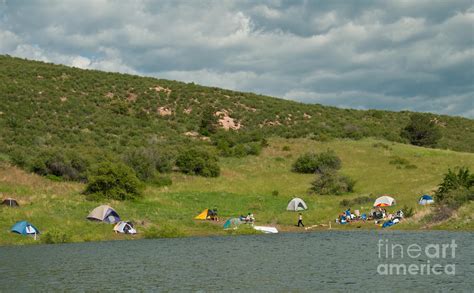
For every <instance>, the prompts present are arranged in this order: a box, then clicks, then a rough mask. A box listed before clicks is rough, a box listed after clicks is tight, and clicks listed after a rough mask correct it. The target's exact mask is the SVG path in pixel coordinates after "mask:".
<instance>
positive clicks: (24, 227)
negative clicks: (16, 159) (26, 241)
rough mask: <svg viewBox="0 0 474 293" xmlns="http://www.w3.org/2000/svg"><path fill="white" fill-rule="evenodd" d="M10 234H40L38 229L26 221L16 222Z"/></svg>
mask: <svg viewBox="0 0 474 293" xmlns="http://www.w3.org/2000/svg"><path fill="white" fill-rule="evenodd" d="M11 232H13V233H18V234H20V235H36V234H40V231H39V230H38V228H36V227H35V226H33V225H32V224H30V223H28V222H27V221H19V222H16V223H15V225H13V226H12V228H11Z"/></svg>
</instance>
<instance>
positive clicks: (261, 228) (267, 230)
mask: <svg viewBox="0 0 474 293" xmlns="http://www.w3.org/2000/svg"><path fill="white" fill-rule="evenodd" d="M253 228H254V229H255V230H257V231H261V232H263V233H265V234H276V233H278V230H277V228H275V227H266V226H253Z"/></svg>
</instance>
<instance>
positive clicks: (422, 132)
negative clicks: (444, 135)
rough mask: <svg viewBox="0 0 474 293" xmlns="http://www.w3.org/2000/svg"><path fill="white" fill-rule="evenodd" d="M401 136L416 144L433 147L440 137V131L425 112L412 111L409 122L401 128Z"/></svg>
mask: <svg viewBox="0 0 474 293" xmlns="http://www.w3.org/2000/svg"><path fill="white" fill-rule="evenodd" d="M400 135H401V137H403V138H405V139H407V140H408V141H409V142H410V143H411V144H413V145H417V146H426V147H435V146H436V145H437V144H438V140H439V139H440V138H441V132H440V130H439V128H438V126H437V125H436V123H435V122H434V121H433V120H431V119H430V117H429V116H427V115H426V114H421V113H414V114H412V115H411V116H410V122H409V123H408V125H407V126H406V127H405V128H403V130H402V132H401V134H400Z"/></svg>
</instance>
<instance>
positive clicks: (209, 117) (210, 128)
mask: <svg viewBox="0 0 474 293" xmlns="http://www.w3.org/2000/svg"><path fill="white" fill-rule="evenodd" d="M218 124H219V120H218V118H217V116H216V115H215V113H214V109H213V108H212V107H208V108H206V109H205V110H204V112H203V114H202V116H201V123H200V125H199V133H201V134H202V135H205V136H209V135H210V134H214V133H216V132H217V125H218Z"/></svg>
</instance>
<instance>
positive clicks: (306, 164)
mask: <svg viewBox="0 0 474 293" xmlns="http://www.w3.org/2000/svg"><path fill="white" fill-rule="evenodd" d="M340 168H341V159H339V157H338V156H337V155H336V153H335V152H334V151H331V150H327V151H326V152H323V153H320V154H315V153H306V154H303V155H301V156H300V157H299V158H298V159H296V161H295V162H294V163H293V167H292V171H293V172H298V173H307V174H309V173H320V174H321V173H324V172H325V171H333V170H339V169H340Z"/></svg>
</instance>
